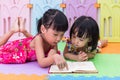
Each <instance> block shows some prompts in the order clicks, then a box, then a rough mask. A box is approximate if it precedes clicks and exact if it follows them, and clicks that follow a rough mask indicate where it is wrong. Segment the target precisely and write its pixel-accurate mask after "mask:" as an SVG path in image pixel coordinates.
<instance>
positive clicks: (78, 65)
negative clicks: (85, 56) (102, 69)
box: [73, 61, 98, 73]
mask: <svg viewBox="0 0 120 80" xmlns="http://www.w3.org/2000/svg"><path fill="white" fill-rule="evenodd" d="M73 65H74V66H75V68H74V72H83V73H84V72H86V73H87V72H91V73H92V72H93V73H95V72H96V73H97V72H98V71H97V70H96V67H95V65H94V64H93V62H91V61H85V62H74V63H73Z"/></svg>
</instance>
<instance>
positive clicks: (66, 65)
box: [64, 62, 69, 70]
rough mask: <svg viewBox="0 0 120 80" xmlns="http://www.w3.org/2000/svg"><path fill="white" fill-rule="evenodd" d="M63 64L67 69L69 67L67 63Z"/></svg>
mask: <svg viewBox="0 0 120 80" xmlns="http://www.w3.org/2000/svg"><path fill="white" fill-rule="evenodd" d="M64 65H65V67H66V69H67V70H69V68H68V64H67V63H66V62H65V64H64Z"/></svg>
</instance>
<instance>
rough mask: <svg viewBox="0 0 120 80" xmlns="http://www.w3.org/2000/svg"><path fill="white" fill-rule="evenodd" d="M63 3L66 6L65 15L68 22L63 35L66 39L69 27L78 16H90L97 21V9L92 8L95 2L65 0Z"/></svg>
mask: <svg viewBox="0 0 120 80" xmlns="http://www.w3.org/2000/svg"><path fill="white" fill-rule="evenodd" d="M64 3H65V4H66V8H65V13H66V16H67V18H68V22H69V29H68V31H67V32H66V33H65V36H66V37H69V31H70V28H71V25H72V24H73V22H74V21H75V19H76V18H78V17H79V16H82V15H86V16H91V17H93V18H94V19H95V20H97V9H96V7H95V6H94V5H95V3H96V0H65V1H64Z"/></svg>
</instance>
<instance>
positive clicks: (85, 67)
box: [49, 61, 97, 73]
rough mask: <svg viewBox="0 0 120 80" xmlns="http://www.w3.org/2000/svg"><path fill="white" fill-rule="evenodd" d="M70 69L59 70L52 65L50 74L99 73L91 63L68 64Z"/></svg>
mask: <svg viewBox="0 0 120 80" xmlns="http://www.w3.org/2000/svg"><path fill="white" fill-rule="evenodd" d="M67 64H68V69H69V70H67V69H66V68H64V69H63V70H59V68H58V66H57V65H52V66H51V67H50V70H49V72H50V73H74V72H77V73H97V70H96V67H95V66H94V64H93V62H91V61H84V62H67Z"/></svg>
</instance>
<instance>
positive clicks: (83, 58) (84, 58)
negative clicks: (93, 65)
mask: <svg viewBox="0 0 120 80" xmlns="http://www.w3.org/2000/svg"><path fill="white" fill-rule="evenodd" d="M87 60H88V55H87V54H86V53H85V52H83V51H80V53H79V54H78V61H87Z"/></svg>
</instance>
